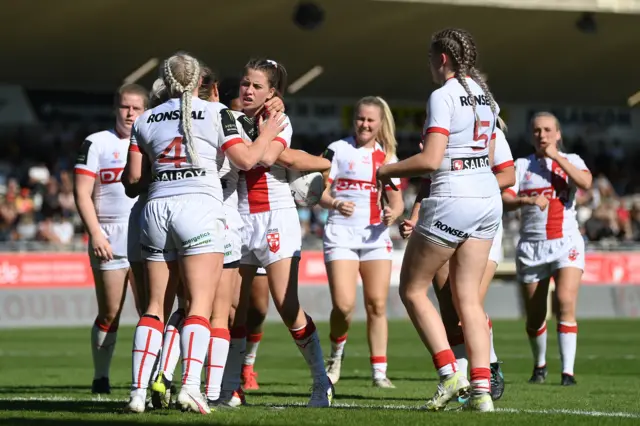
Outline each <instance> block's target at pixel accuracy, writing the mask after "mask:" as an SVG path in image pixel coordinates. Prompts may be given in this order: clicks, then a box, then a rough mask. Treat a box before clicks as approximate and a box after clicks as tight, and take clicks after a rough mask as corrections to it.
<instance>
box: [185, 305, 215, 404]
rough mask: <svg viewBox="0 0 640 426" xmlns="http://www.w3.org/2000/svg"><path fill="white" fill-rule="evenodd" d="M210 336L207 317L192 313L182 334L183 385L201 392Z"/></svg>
mask: <svg viewBox="0 0 640 426" xmlns="http://www.w3.org/2000/svg"><path fill="white" fill-rule="evenodd" d="M210 337H211V328H210V327H209V320H207V319H206V318H203V317H199V316H195V315H192V316H189V317H187V318H186V319H185V320H184V326H183V327H182V333H181V335H180V349H181V351H182V357H183V359H182V386H184V387H186V388H188V389H189V390H191V391H195V392H200V383H201V381H200V377H201V375H202V367H203V365H204V359H205V357H206V356H207V349H208V348H209V338H210Z"/></svg>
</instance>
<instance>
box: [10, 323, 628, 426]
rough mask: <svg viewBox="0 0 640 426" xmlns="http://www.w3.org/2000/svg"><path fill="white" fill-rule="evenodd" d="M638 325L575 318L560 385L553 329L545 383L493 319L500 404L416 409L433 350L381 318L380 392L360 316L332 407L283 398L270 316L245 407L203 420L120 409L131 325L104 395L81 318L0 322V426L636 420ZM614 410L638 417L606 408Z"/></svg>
mask: <svg viewBox="0 0 640 426" xmlns="http://www.w3.org/2000/svg"><path fill="white" fill-rule="evenodd" d="M639 325H640V322H639V321H631V320H629V321H625V320H615V321H581V322H580V334H579V336H578V359H577V365H576V379H577V380H578V386H575V387H569V388H565V387H561V386H559V381H560V370H559V369H560V365H559V360H558V355H557V354H558V348H557V342H556V336H555V333H550V336H549V337H550V339H549V348H548V368H549V378H548V380H547V384H545V385H538V386H536V385H529V384H527V383H526V382H527V379H528V378H529V376H530V374H531V366H532V365H531V364H532V363H531V355H530V350H529V345H528V342H527V338H526V334H525V332H524V325H523V323H522V322H516V321H508V322H505V321H495V322H494V332H495V344H496V350H497V353H498V356H499V357H500V358H502V359H503V361H504V364H503V370H504V373H505V377H506V381H507V387H506V391H505V395H504V397H503V399H502V400H500V401H498V402H497V403H496V408H497V409H498V412H496V413H492V414H482V415H481V414H478V413H460V412H443V413H427V412H421V411H416V410H415V408H417V407H419V406H420V405H422V404H423V402H424V400H425V399H426V398H427V397H429V396H431V395H432V394H433V392H434V390H435V387H436V384H437V382H436V376H435V373H434V368H433V364H432V362H431V357H430V356H429V354H428V352H427V351H426V350H425V349H424V347H422V345H421V344H420V341H419V340H418V336H417V334H416V332H415V331H414V329H413V327H412V326H411V324H409V323H407V322H393V323H391V324H390V327H389V335H390V342H389V377H390V378H391V379H392V380H393V381H394V383H395V384H396V386H397V389H388V390H387V389H384V390H383V389H374V388H372V387H371V381H370V367H369V354H368V349H367V345H366V338H365V335H364V325H363V324H361V323H360V324H355V325H354V326H353V329H352V330H351V332H350V334H349V341H348V343H347V347H346V358H345V361H344V363H343V372H342V378H341V380H340V382H339V383H337V385H336V398H335V400H334V402H335V405H336V406H335V407H334V408H331V409H328V410H311V409H306V408H299V407H292V406H291V405H295V404H304V403H306V401H307V399H308V397H309V394H310V392H309V386H310V378H309V373H308V370H307V368H306V366H305V363H304V361H303V359H302V356H301V355H300V353H299V352H298V350H297V348H296V347H295V345H294V343H293V342H292V341H291V336H290V335H289V333H288V332H287V330H286V329H285V328H284V326H282V325H280V324H269V325H268V326H267V328H266V331H265V338H264V340H263V343H262V344H261V346H260V350H259V352H258V358H257V362H256V370H257V371H258V373H259V377H258V381H259V383H260V385H261V388H260V390H258V391H255V392H248V393H247V399H248V402H249V403H250V404H253V406H252V407H246V408H242V409H239V410H235V411H233V412H229V411H223V412H214V413H212V415H211V416H208V417H203V416H199V415H195V414H186V413H180V412H178V411H173V410H172V411H168V410H167V411H156V412H148V413H145V414H143V415H137V416H136V415H125V414H122V408H123V407H124V405H125V401H126V400H127V396H128V387H129V384H130V382H131V378H130V376H131V356H130V354H131V352H130V349H131V342H132V332H133V329H132V328H123V329H121V331H120V334H119V343H118V345H119V346H118V348H117V349H116V355H115V358H114V363H113V366H112V377H111V382H112V386H113V388H114V389H113V393H112V394H111V395H110V396H108V397H106V398H101V399H98V398H94V397H93V396H92V395H91V393H90V390H89V388H90V384H91V379H92V373H93V370H92V366H91V352H90V347H89V327H87V328H85V329H43V330H6V331H0V425H9V424H12V425H13V424H15V425H32V424H43V425H52V426H53V425H56V426H63V425H64V426H66V425H70V426H75V425H85V424H88V423H104V424H106V423H109V424H113V425H117V426H119V425H125V424H143V423H146V424H176V423H188V424H201V425H204V424H261V425H276V424H278V425H297V424H305V425H307V424H314V425H315V424H327V425H329V424H330V425H345V426H349V425H355V424H367V425H368V426H373V425H394V424H395V425H402V426H405V425H409V424H425V423H434V424H461V423H465V422H473V424H474V425H483V424H487V425H488V424H491V425H496V424H509V425H511V426H513V425H516V424H517V425H529V424H530V425H534V424H535V425H539V424H554V425H555V424H578V423H579V424H581V425H587V424H594V425H595V424H598V425H602V424H616V425H618V424H640V401H639V398H638V397H639V396H640V375H638V372H639V371H640V369H639V368H638V358H639V356H640V339H638V336H639V334H638V330H639V329H640V327H639ZM549 329H550V330H552V329H553V327H552V326H551V324H550V326H549ZM319 332H320V335H321V336H322V337H323V342H324V347H325V350H327V349H328V339H327V336H328V326H327V324H319ZM273 405H276V406H281V407H282V406H284V407H285V408H280V409H275V408H274V407H272V406H273ZM561 410H566V411H561ZM596 412H600V413H601V415H600V416H596V414H597V413H596ZM615 413H629V414H630V415H632V416H634V417H631V416H629V417H623V416H619V417H614V416H615Z"/></svg>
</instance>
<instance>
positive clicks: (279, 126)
mask: <svg viewBox="0 0 640 426" xmlns="http://www.w3.org/2000/svg"><path fill="white" fill-rule="evenodd" d="M285 118H286V117H285V116H284V114H282V113H280V112H278V113H276V114H274V115H272V116H271V117H269V119H268V120H265V119H264V118H262V116H260V118H258V131H259V133H260V135H267V136H268V137H269V139H275V138H276V136H278V135H279V134H280V132H282V131H283V130H284V129H285V128H286V127H287V125H288V124H287V123H286V122H285V121H284V120H285Z"/></svg>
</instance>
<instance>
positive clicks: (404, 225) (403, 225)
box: [398, 219, 416, 240]
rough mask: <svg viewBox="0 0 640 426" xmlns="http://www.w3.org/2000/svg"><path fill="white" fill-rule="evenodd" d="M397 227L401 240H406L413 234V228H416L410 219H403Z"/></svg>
mask: <svg viewBox="0 0 640 426" xmlns="http://www.w3.org/2000/svg"><path fill="white" fill-rule="evenodd" d="M398 227H399V228H400V236H401V237H402V239H403V240H406V239H407V238H409V236H410V235H411V233H412V232H413V228H415V227H416V223H415V222H414V221H413V220H411V219H404V220H403V221H402V222H400V225H398Z"/></svg>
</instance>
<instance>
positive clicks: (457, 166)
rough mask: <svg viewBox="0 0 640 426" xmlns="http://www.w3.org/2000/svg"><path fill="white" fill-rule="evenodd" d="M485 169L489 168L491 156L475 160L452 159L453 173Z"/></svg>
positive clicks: (475, 158)
mask: <svg viewBox="0 0 640 426" xmlns="http://www.w3.org/2000/svg"><path fill="white" fill-rule="evenodd" d="M484 167H489V156H488V155H483V156H482V157H474V158H452V159H451V171H454V172H459V171H461V170H475V169H481V168H484Z"/></svg>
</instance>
